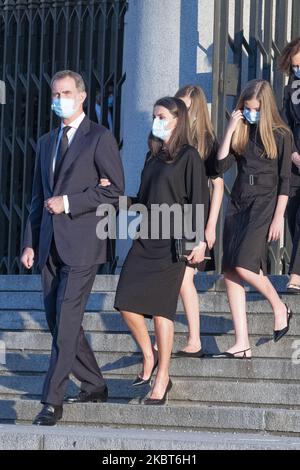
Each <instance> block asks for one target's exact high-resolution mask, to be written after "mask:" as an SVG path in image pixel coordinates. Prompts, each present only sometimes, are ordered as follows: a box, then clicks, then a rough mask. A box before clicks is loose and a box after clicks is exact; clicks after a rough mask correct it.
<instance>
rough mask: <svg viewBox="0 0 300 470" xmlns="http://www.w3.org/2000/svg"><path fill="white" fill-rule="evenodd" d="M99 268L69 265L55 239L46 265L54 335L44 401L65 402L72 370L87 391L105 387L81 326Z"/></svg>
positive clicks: (46, 292)
mask: <svg viewBox="0 0 300 470" xmlns="http://www.w3.org/2000/svg"><path fill="white" fill-rule="evenodd" d="M97 269H98V265H94V266H84V267H82V266H77V267H76V266H75V267H74V266H72V267H71V266H66V265H65V264H64V263H63V261H62V260H61V258H60V257H59V254H58V252H57V249H56V246H55V242H54V240H53V241H52V245H51V250H50V254H49V257H48V260H47V263H46V265H45V266H44V268H43V269H42V284H43V292H44V304H45V310H46V318H47V323H48V326H49V329H50V332H51V334H52V336H53V341H52V349H51V357H50V365H49V369H48V372H47V375H46V379H45V382H44V387H43V393H42V399H41V402H42V403H47V404H51V405H61V404H62V403H63V399H64V393H65V390H66V387H67V384H68V379H69V374H70V373H71V372H72V373H73V375H74V376H75V377H76V378H77V379H78V380H79V381H80V382H81V389H82V390H83V391H87V392H92V391H93V392H98V391H99V392H100V391H102V390H103V389H104V387H105V381H104V378H103V376H102V374H101V371H100V369H99V367H98V365H97V361H96V358H95V355H94V353H93V351H92V349H91V347H90V345H89V343H88V341H87V339H86V337H85V334H84V331H83V328H82V326H81V325H82V320H83V315H84V312H85V307H86V304H87V301H88V298H89V294H90V292H91V290H92V286H93V283H94V279H95V276H96V273H97Z"/></svg>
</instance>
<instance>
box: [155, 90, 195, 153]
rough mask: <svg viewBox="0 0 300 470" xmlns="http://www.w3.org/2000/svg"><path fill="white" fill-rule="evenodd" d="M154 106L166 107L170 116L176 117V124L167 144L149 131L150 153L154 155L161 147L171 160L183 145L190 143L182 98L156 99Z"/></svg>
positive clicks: (185, 109) (188, 126)
mask: <svg viewBox="0 0 300 470" xmlns="http://www.w3.org/2000/svg"><path fill="white" fill-rule="evenodd" d="M156 106H162V107H163V108H166V109H167V110H168V111H169V112H170V113H171V114H172V116H174V117H175V118H177V126H176V127H175V129H174V130H173V132H172V134H171V137H170V140H169V141H168V143H167V144H166V143H165V142H163V141H162V140H161V139H158V138H157V137H155V136H154V135H153V134H152V132H150V135H149V139H148V145H149V149H150V153H151V156H153V157H155V156H156V155H158V154H159V153H160V152H161V150H162V149H163V150H164V152H166V153H167V157H168V158H169V159H170V160H173V159H174V158H175V157H176V155H177V154H178V152H179V151H180V149H181V148H182V147H183V146H184V145H192V139H191V135H190V124H189V117H188V111H187V108H186V106H185V104H184V102H183V101H182V100H180V99H179V98H173V97H170V96H166V97H165V98H161V99H160V100H157V101H156V103H155V104H154V108H155V107H156Z"/></svg>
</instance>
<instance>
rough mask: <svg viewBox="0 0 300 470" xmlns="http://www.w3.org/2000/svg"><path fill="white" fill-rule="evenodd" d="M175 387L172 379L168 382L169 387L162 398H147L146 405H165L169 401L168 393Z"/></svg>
mask: <svg viewBox="0 0 300 470" xmlns="http://www.w3.org/2000/svg"><path fill="white" fill-rule="evenodd" d="M172 387H173V383H172V381H171V379H170V380H169V382H168V385H167V388H166V390H165V393H164V396H163V397H162V398H147V399H146V400H145V401H144V405H165V404H166V402H167V401H168V393H169V391H170V390H171V388H172Z"/></svg>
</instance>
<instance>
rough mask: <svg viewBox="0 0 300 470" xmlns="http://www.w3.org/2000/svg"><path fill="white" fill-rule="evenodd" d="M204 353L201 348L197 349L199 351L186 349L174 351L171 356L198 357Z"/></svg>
mask: <svg viewBox="0 0 300 470" xmlns="http://www.w3.org/2000/svg"><path fill="white" fill-rule="evenodd" d="M204 356H205V353H204V352H203V351H202V349H199V351H196V352H188V351H176V352H175V353H174V354H172V357H195V358H197V357H198V358H200V357H204Z"/></svg>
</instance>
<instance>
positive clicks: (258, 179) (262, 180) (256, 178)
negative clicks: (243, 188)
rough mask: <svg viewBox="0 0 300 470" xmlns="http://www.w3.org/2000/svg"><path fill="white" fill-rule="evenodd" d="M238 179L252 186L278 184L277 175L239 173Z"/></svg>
mask: <svg viewBox="0 0 300 470" xmlns="http://www.w3.org/2000/svg"><path fill="white" fill-rule="evenodd" d="M237 180H238V181H240V182H242V183H248V184H249V185H250V186H256V185H260V186H267V187H269V186H270V187H273V186H275V185H277V184H278V176H277V175H246V174H245V173H242V174H239V175H238V177H237Z"/></svg>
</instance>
